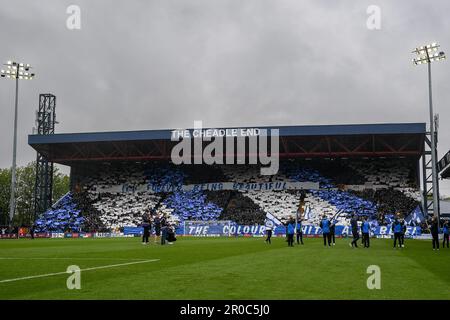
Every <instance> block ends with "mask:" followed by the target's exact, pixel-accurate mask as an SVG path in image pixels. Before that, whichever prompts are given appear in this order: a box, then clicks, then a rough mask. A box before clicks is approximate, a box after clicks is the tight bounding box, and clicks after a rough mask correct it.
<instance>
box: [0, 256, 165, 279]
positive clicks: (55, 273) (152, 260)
mask: <svg viewBox="0 0 450 320" xmlns="http://www.w3.org/2000/svg"><path fill="white" fill-rule="evenodd" d="M155 261H159V259H151V260H144V261H135V262H127V263H119V264H110V265H106V266H98V267H91V268H86V269H80V272H83V271H92V270H99V269H108V268H116V267H123V266H129V265H133V264H139V263H149V262H155ZM62 274H70V272H67V271H63V272H54V273H46V274H38V275H35V276H28V277H21V278H14V279H5V280H0V283H7V282H14V281H21V280H29V279H37V278H46V277H52V276H57V275H62Z"/></svg>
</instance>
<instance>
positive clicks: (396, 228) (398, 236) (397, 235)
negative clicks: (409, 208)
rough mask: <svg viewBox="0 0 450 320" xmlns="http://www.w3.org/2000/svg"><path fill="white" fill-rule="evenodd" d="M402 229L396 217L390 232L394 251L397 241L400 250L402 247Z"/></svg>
mask: <svg viewBox="0 0 450 320" xmlns="http://www.w3.org/2000/svg"><path fill="white" fill-rule="evenodd" d="M402 229H403V226H402V224H401V222H400V221H399V220H398V218H397V217H396V218H395V220H394V222H393V223H392V231H393V232H394V249H396V248H397V240H398V245H399V246H400V248H401V247H402Z"/></svg>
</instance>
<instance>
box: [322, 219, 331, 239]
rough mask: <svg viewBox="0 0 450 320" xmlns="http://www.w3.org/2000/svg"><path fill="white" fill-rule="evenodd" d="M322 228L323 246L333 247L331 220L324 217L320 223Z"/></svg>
mask: <svg viewBox="0 0 450 320" xmlns="http://www.w3.org/2000/svg"><path fill="white" fill-rule="evenodd" d="M320 228H321V229H322V235H323V245H324V246H325V247H326V246H327V241H328V246H329V247H331V235H330V220H328V218H327V217H326V216H323V218H322V221H320Z"/></svg>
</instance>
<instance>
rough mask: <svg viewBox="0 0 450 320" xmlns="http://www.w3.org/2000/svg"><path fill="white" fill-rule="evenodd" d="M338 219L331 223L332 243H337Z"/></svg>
mask: <svg viewBox="0 0 450 320" xmlns="http://www.w3.org/2000/svg"><path fill="white" fill-rule="evenodd" d="M336 223H337V221H336V219H333V220H332V221H331V224H330V238H331V245H332V246H335V245H336Z"/></svg>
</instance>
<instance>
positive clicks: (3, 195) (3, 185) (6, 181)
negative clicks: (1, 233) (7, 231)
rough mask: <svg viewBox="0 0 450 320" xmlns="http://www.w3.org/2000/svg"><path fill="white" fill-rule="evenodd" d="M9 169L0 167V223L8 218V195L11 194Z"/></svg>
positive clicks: (6, 221) (3, 223) (5, 222)
mask: <svg viewBox="0 0 450 320" xmlns="http://www.w3.org/2000/svg"><path fill="white" fill-rule="evenodd" d="M10 186H11V170H9V169H0V225H7V224H8V220H9V218H8V217H9V197H10V196H11V189H10V188H11V187H10Z"/></svg>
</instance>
